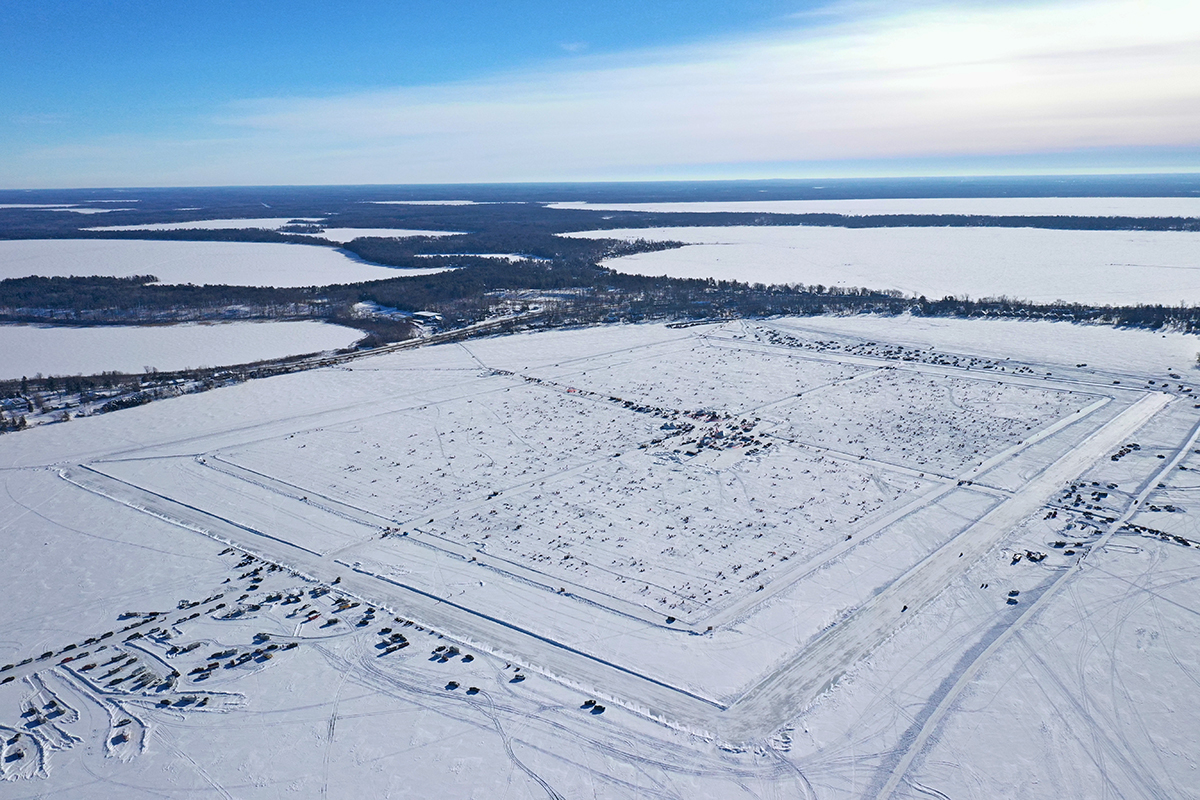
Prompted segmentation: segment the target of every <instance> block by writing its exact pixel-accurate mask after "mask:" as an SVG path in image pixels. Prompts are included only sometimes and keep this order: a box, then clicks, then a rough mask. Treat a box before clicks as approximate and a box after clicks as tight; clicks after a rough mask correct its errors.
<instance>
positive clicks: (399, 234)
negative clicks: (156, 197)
mask: <svg viewBox="0 0 1200 800" xmlns="http://www.w3.org/2000/svg"><path fill="white" fill-rule="evenodd" d="M292 221H293V218H289V217H269V218H266V217H265V218H256V219H201V220H193V221H191V222H155V223H149V224H146V225H107V226H104V227H99V228H88V229H87V230H91V231H213V230H242V229H247V228H249V229H254V230H264V231H277V230H279V229H280V228H282V227H284V226H285V225H287V224H289V223H290V222H292ZM301 222H303V223H311V224H319V225H321V226H322V227H323V230H322V231H321V232H320V233H295V232H291V231H288V233H292V235H294V236H313V237H320V238H322V239H328V240H329V241H331V242H337V243H339V244H345V243H346V242H350V241H353V240H354V239H359V238H362V237H367V236H373V237H379V238H383V239H406V238H409V237H412V236H453V235H455V232H454V231H421V230H412V229H409V228H339V227H324V225H325V223H326V222H327V221H326V220H324V219H323V218H319V217H316V218H307V217H306V218H302V219H301Z"/></svg>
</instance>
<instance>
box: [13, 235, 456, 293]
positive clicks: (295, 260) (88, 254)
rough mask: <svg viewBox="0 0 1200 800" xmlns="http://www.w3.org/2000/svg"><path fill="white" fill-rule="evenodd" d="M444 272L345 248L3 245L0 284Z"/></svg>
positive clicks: (315, 281)
mask: <svg viewBox="0 0 1200 800" xmlns="http://www.w3.org/2000/svg"><path fill="white" fill-rule="evenodd" d="M441 271H443V270H440V269H395V268H391V267H382V266H379V265H377V264H370V263H368V262H365V261H363V260H361V259H359V258H358V257H356V256H352V255H351V254H348V253H346V252H345V251H342V250H334V249H332V248H330V247H318V246H308V245H303V244H275V243H264V242H159V241H140V240H124V239H122V240H115V239H22V240H12V241H0V279H4V278H23V277H26V276H29V275H40V276H42V277H67V276H71V275H78V276H91V275H104V276H112V277H128V276H130V275H155V276H157V277H158V279H159V282H161V283H167V284H170V283H195V284H224V285H228V286H279V287H289V286H326V285H329V284H333V283H359V282H361V281H377V280H386V279H389V278H400V277H405V276H411V275H430V274H433V273H436V272H441Z"/></svg>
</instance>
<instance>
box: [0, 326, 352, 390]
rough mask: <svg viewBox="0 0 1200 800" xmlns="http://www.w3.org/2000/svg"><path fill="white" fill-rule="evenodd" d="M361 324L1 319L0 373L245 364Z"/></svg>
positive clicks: (323, 344) (335, 340) (342, 337)
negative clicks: (81, 323)
mask: <svg viewBox="0 0 1200 800" xmlns="http://www.w3.org/2000/svg"><path fill="white" fill-rule="evenodd" d="M361 337H362V331H358V330H355V329H353V328H346V327H342V326H340V325H328V324H325V323H323V322H221V323H215V324H184V325H155V326H145V327H142V326H138V327H133V326H102V327H95V328H63V327H52V326H41V325H0V380H4V379H9V378H20V377H21V376H23V375H24V376H29V377H32V376H33V375H36V374H38V373H41V374H42V375H80V374H83V375H95V374H96V373H99V372H108V371H117V372H134V373H136V372H141V371H142V370H143V369H144V368H146V367H151V368H154V369H157V370H160V371H167V370H176V369H185V368H188V367H215V366H219V365H222V364H245V363H247V362H251V361H262V360H265V359H269V358H282V357H284V356H289V355H299V354H302V353H316V352H320V351H322V350H335V349H338V348H342V347H348V346H349V345H351V344H353V343H354V342H355V341H357V340H358V339H359V338H361Z"/></svg>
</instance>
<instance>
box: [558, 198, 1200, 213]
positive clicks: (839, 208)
mask: <svg viewBox="0 0 1200 800" xmlns="http://www.w3.org/2000/svg"><path fill="white" fill-rule="evenodd" d="M547 206H548V207H549V208H562V209H586V210H590V211H657V212H673V213H679V212H685V213H686V212H694V213H699V212H708V213H712V212H732V213H742V214H846V215H853V216H865V215H869V214H966V215H973V216H990V217H1008V216H1015V217H1056V216H1069V217H1200V197H946V198H925V197H920V198H894V199H870V200H743V201H732V202H729V201H720V202H683V203H584V202H576V203H548V204H547Z"/></svg>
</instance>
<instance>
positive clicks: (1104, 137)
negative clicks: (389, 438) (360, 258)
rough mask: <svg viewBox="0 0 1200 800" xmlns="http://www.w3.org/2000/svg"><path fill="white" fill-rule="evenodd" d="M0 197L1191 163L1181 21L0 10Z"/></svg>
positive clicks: (1100, 5) (1074, 2)
mask: <svg viewBox="0 0 1200 800" xmlns="http://www.w3.org/2000/svg"><path fill="white" fill-rule="evenodd" d="M0 52H3V53H4V54H5V55H4V58H3V59H2V60H0V187H5V188H22V187H28V188H35V187H41V186H45V187H64V186H136V185H226V184H307V183H410V182H473V181H520V180H535V181H541V180H609V179H638V178H646V179H662V178H690V177H697V178H739V177H746V178H766V177H825V176H838V175H873V174H878V175H896V174H901V175H902V174H956V173H957V174H981V173H1013V172H1055V171H1063V172H1078V171H1083V172H1088V171H1179V170H1187V171H1192V170H1196V169H1200V6H1197V4H1196V3H1195V2H1193V0H1188V1H1187V2H1183V1H1182V0H1071V1H1070V2H1067V1H1066V0H1053V1H1047V2H1020V3H1001V2H992V3H986V4H984V3H978V4H971V3H962V2H959V3H952V4H951V3H945V4H941V3H937V2H931V1H928V0H919V1H917V2H888V3H881V2H861V1H859V2H846V1H844V0H843V1H841V2H833V3H830V2H815V1H808V2H805V1H801V0H791V1H789V0H740V1H739V2H736V3H730V2H727V1H726V2H717V1H716V0H689V1H688V2H682V1H678V2H677V1H675V0H669V1H668V0H659V1H658V2H655V1H654V0H642V2H627V1H626V0H610V1H609V2H564V1H563V0H559V2H545V1H543V0H525V1H524V2H500V1H499V0H497V1H495V2H489V3H483V2H460V3H446V2H433V1H432V0H419V1H418V2H391V3H383V2H357V3H355V2H347V3H329V2H324V3H315V2H292V3H287V4H284V3H256V2H238V3H232V2H224V1H223V0H205V2H200V3H179V2H134V1H133V0H128V1H127V2H122V1H121V0H109V1H108V2H101V1H100V0H96V1H95V2H54V1H53V0H39V2H36V3H29V2H17V1H16V0H0Z"/></svg>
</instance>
